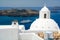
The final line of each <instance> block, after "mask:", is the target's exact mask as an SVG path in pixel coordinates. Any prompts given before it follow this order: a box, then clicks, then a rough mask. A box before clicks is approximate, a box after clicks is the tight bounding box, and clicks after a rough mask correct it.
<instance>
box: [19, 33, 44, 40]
mask: <svg viewBox="0 0 60 40" xmlns="http://www.w3.org/2000/svg"><path fill="white" fill-rule="evenodd" d="M19 39H20V40H44V39H42V38H40V37H39V36H38V35H36V34H35V33H20V34H19Z"/></svg>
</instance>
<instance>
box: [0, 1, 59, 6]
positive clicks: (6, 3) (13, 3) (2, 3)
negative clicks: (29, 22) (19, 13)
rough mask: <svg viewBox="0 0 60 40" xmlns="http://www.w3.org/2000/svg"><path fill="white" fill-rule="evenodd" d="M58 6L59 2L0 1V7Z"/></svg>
mask: <svg viewBox="0 0 60 40" xmlns="http://www.w3.org/2000/svg"><path fill="white" fill-rule="evenodd" d="M44 3H46V5H47V6H49V7H51V6H60V0H0V7H40V6H43V5H44Z"/></svg>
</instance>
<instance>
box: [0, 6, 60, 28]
mask: <svg viewBox="0 0 60 40" xmlns="http://www.w3.org/2000/svg"><path fill="white" fill-rule="evenodd" d="M11 8H13V7H0V10H6V9H11ZM13 9H14V8H13ZM15 9H16V8H15ZM17 9H34V10H40V9H41V7H18V8H17ZM50 9H52V8H50ZM58 11H59V10H58ZM59 12H60V11H59ZM37 18H38V16H37V15H36V16H32V17H9V16H0V25H11V23H12V21H13V20H18V22H19V24H21V25H25V28H26V29H29V27H30V25H31V23H32V22H33V21H34V20H35V19H37ZM51 18H52V19H54V20H55V21H56V22H57V23H58V25H59V27H60V13H51ZM22 20H30V22H25V23H21V21H22Z"/></svg>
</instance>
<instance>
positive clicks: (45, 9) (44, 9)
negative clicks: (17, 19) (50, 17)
mask: <svg viewBox="0 0 60 40" xmlns="http://www.w3.org/2000/svg"><path fill="white" fill-rule="evenodd" d="M40 11H50V10H49V9H48V8H47V7H46V6H44V7H43V8H42V9H41V10H40Z"/></svg>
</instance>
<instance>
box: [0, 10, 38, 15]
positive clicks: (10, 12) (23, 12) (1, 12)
mask: <svg viewBox="0 0 60 40" xmlns="http://www.w3.org/2000/svg"><path fill="white" fill-rule="evenodd" d="M33 15H38V11H37V10H26V9H22V10H19V9H10V10H0V16H33Z"/></svg>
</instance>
